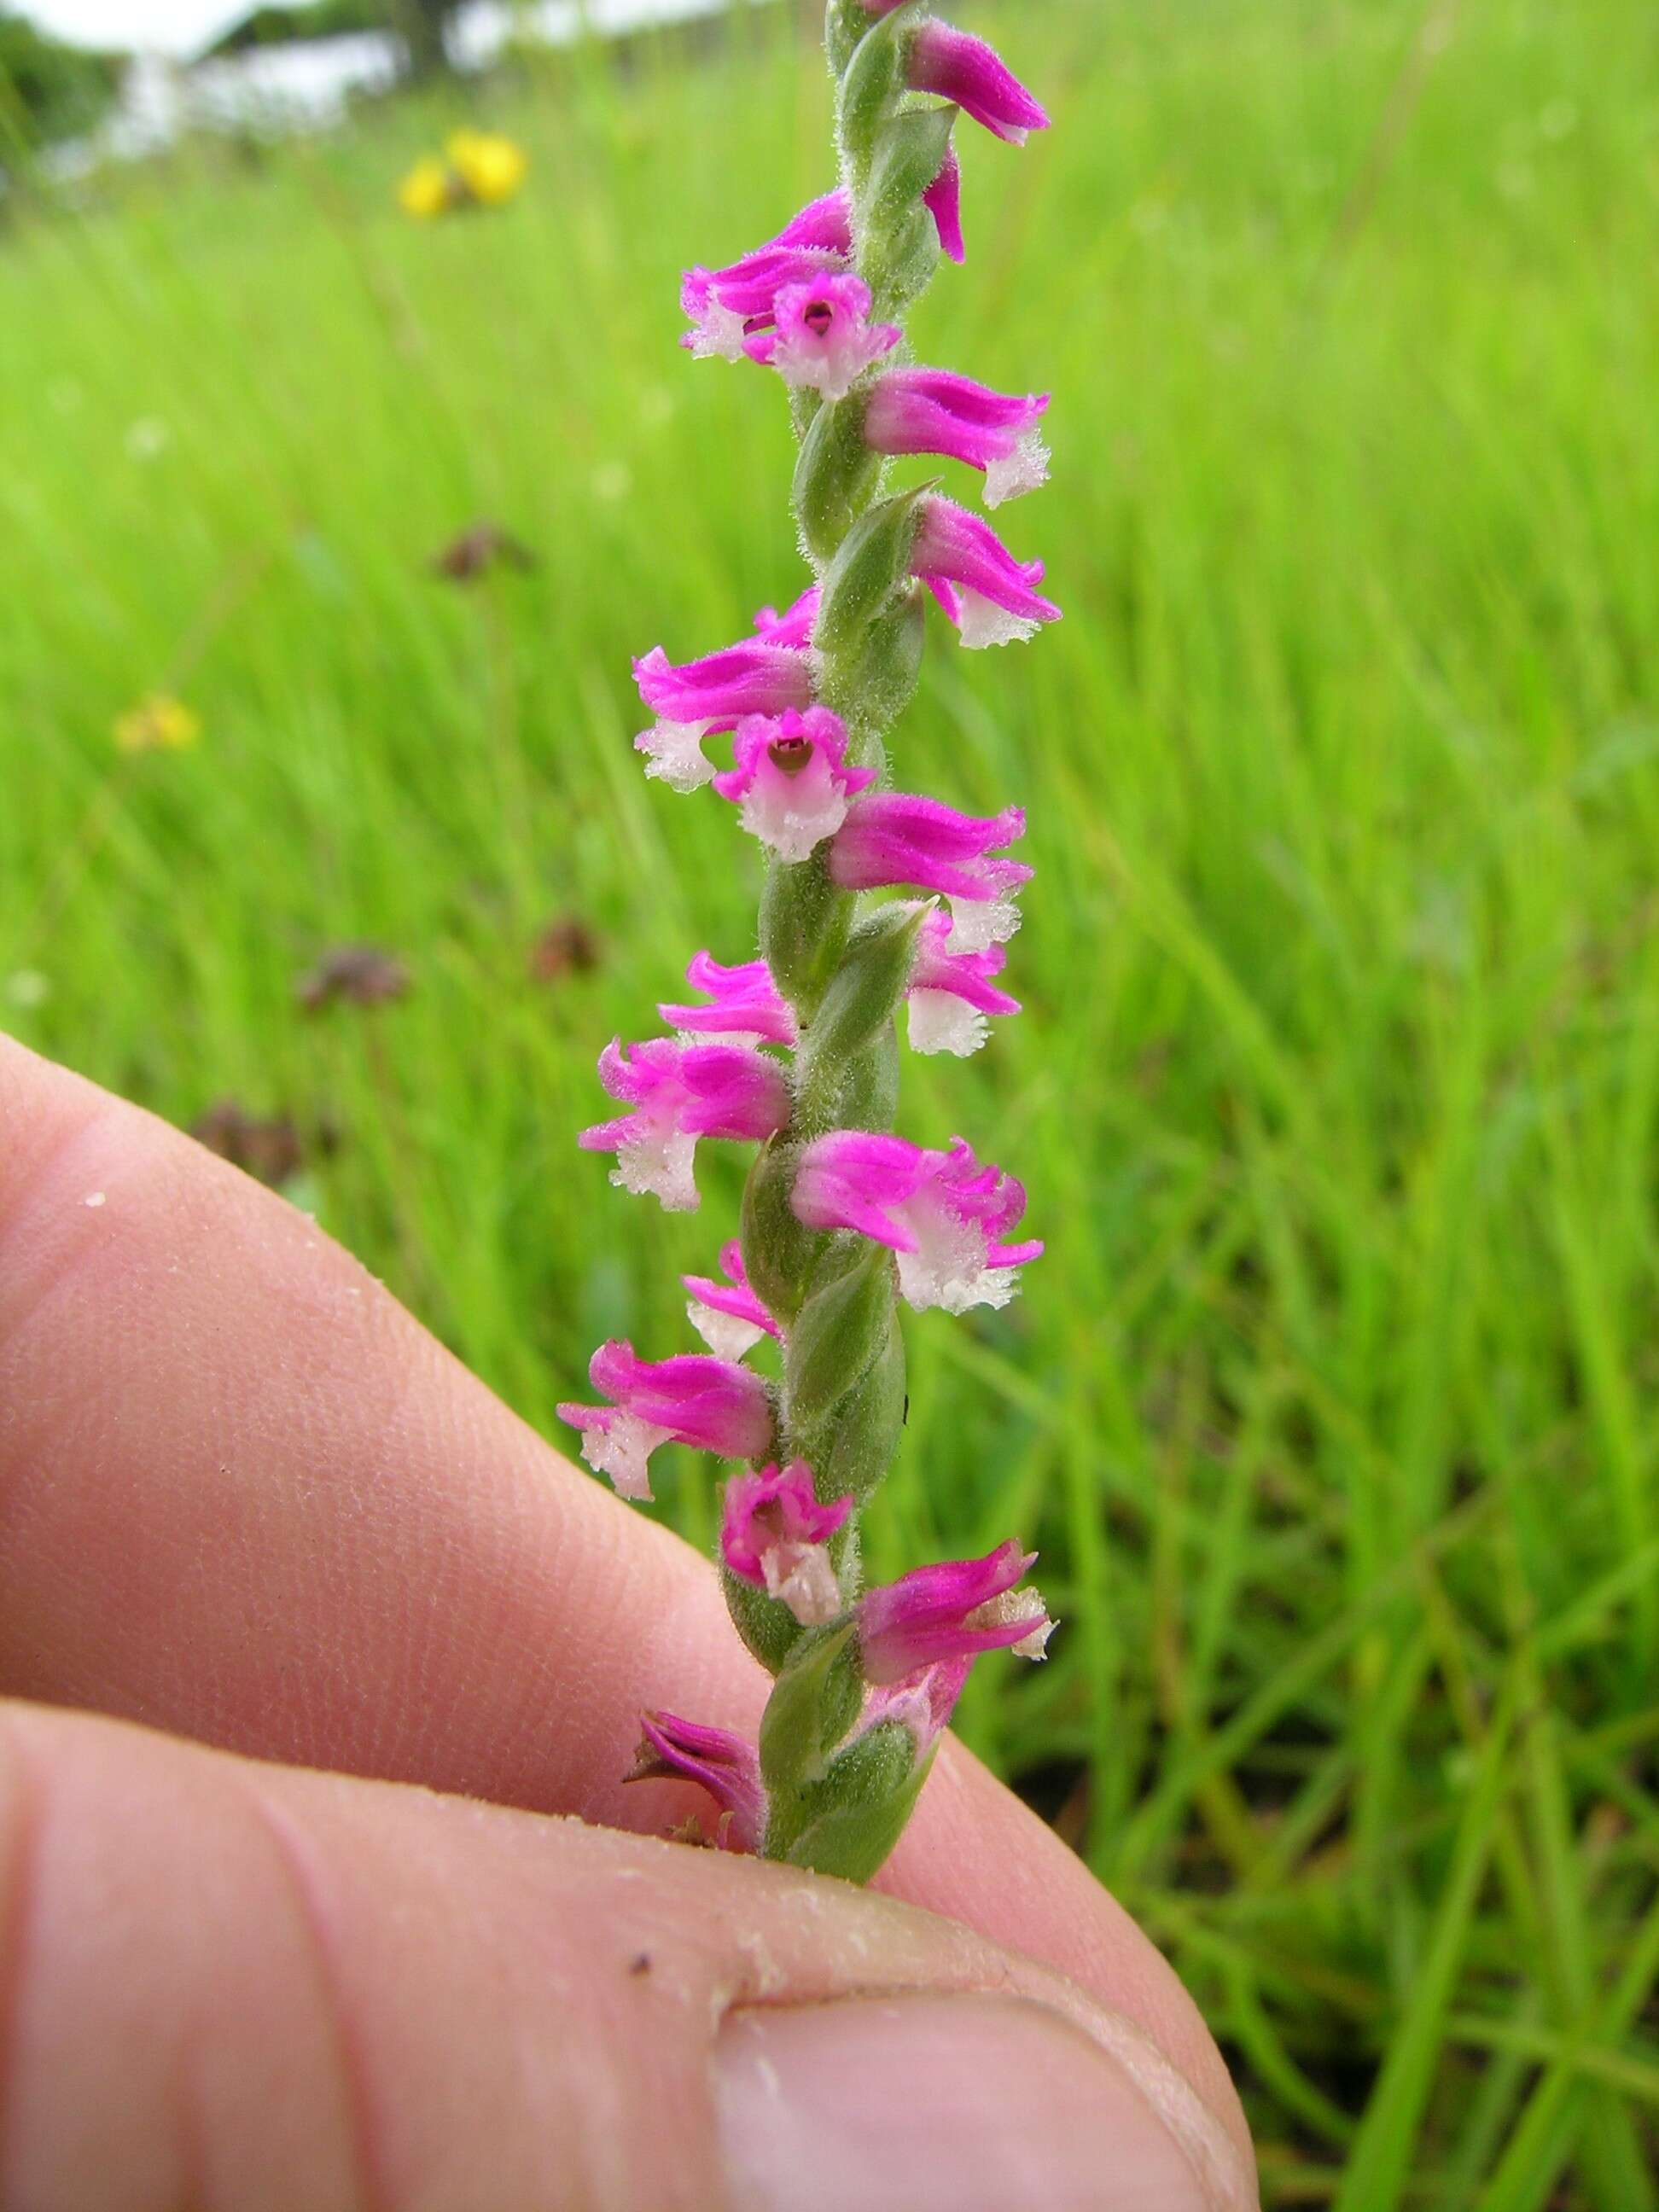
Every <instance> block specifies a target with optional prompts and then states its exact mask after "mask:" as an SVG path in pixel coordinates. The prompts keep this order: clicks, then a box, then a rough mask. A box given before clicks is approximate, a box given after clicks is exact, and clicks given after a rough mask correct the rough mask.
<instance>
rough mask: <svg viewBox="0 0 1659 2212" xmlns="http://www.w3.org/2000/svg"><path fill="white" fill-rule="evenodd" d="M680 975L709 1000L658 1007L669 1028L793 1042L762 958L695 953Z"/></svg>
mask: <svg viewBox="0 0 1659 2212" xmlns="http://www.w3.org/2000/svg"><path fill="white" fill-rule="evenodd" d="M715 781H716V782H717V783H718V781H719V778H718V777H716V779H715ZM685 980H686V981H687V982H688V983H690V985H691V986H692V987H693V988H694V989H695V990H698V991H702V992H703V993H704V994H706V995H707V997H708V1000H709V1003H708V1006H678V1005H675V1004H673V1003H666V1004H664V1005H661V1006H659V1007H658V1008H657V1012H659V1014H660V1015H661V1016H662V1018H663V1019H664V1021H665V1022H666V1023H667V1024H669V1026H670V1028H671V1029H677V1030H690V1032H692V1034H693V1035H694V1036H696V1037H697V1038H699V1039H700V1040H701V1041H702V1042H704V1043H707V1044H714V1043H719V1044H743V1043H746V1042H747V1041H748V1039H749V1038H750V1037H760V1038H762V1039H763V1041H764V1042H766V1043H768V1044H786V1045H792V1044H793V1043H794V1042H795V1036H796V1031H795V1014H794V1009H793V1007H792V1006H790V1004H789V1002H788V1000H787V999H785V998H784V997H783V995H782V994H781V992H780V991H779V989H778V987H777V985H776V984H775V982H774V981H772V970H771V969H769V967H768V966H767V964H766V963H765V962H764V961H763V960H744V961H740V962H739V963H738V965H737V966H736V967H734V968H724V967H722V966H721V965H720V962H719V961H718V960H716V959H715V958H714V955H713V954H712V953H709V952H699V953H697V954H696V956H695V957H694V958H693V959H692V961H691V963H690V966H689V967H688V968H687V969H686V971H685Z"/></svg>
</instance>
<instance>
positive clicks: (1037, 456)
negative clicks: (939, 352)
mask: <svg viewBox="0 0 1659 2212" xmlns="http://www.w3.org/2000/svg"><path fill="white" fill-rule="evenodd" d="M1047 410H1048V393H1047V392H1037V393H1028V394H1026V395H1025V396H1024V397H1023V398H1020V397H1017V396H1015V395H1013V394H1012V393H1008V392H994V391H992V389H991V387H990V386H988V385H986V384H976V383H975V381H974V380H973V378H972V377H971V376H957V375H955V374H952V372H951V371H950V370H948V369H942V368H890V369H886V370H884V372H883V373H882V374H881V375H880V376H878V378H877V379H876V381H875V382H874V384H872V386H871V387H870V398H869V401H868V404H866V408H865V410H864V442H865V443H866V445H867V446H869V447H872V449H873V450H874V451H875V452H876V453H942V454H944V455H945V457H946V458H947V459H951V460H957V461H965V462H966V463H967V465H968V466H969V468H970V469H981V470H982V471H984V475H985V504H986V505H987V507H1000V506H1001V504H1002V502H1003V501H1004V500H1007V499H1017V498H1018V496H1019V495H1020V494H1021V492H1026V491H1034V490H1035V489H1036V487H1037V486H1038V485H1039V484H1042V483H1047V482H1048V447H1047V446H1045V445H1044V444H1043V442H1042V438H1041V437H1040V436H1039V435H1037V431H1036V424H1037V422H1040V421H1041V420H1042V416H1043V415H1044V414H1045V413H1046V412H1047Z"/></svg>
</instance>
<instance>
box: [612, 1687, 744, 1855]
mask: <svg viewBox="0 0 1659 2212" xmlns="http://www.w3.org/2000/svg"><path fill="white" fill-rule="evenodd" d="M640 1726H641V1729H642V1731H643V1734H642V1736H641V1742H640V1747H639V1752H638V1754H637V1756H636V1758H635V1763H634V1766H633V1768H632V1770H631V1771H630V1772H629V1774H628V1776H627V1777H626V1779H627V1780H628V1781H629V1782H696V1783H698V1784H701V1785H702V1788H703V1789H705V1790H707V1791H708V1794H709V1796H711V1797H712V1798H714V1802H715V1803H716V1804H718V1805H719V1806H720V1824H719V1826H718V1827H717V1828H716V1830H715V1832H714V1841H715V1843H716V1844H718V1845H719V1847H720V1850H723V1851H757V1850H759V1849H760V1847H761V1838H762V1837H763V1835H764V1834H765V1832H766V1811H767V1807H766V1785H765V1784H764V1783H763V1781H762V1780H761V1771H760V1759H759V1756H758V1754H757V1752H756V1750H755V1747H754V1746H753V1745H752V1744H748V1743H745V1742H744V1740H743V1738H742V1737H741V1736H740V1735H732V1733H731V1731H730V1729H717V1728H704V1727H702V1725H701V1724H700V1723H697V1722H696V1721H683V1720H681V1719H680V1718H679V1717H678V1715H677V1714H674V1713H641V1716H640Z"/></svg>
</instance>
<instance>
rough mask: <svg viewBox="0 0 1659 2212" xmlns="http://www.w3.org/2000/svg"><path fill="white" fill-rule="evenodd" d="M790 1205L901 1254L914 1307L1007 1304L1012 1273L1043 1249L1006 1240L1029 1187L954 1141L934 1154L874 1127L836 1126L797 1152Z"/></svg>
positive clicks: (812, 1220) (1013, 1285)
mask: <svg viewBox="0 0 1659 2212" xmlns="http://www.w3.org/2000/svg"><path fill="white" fill-rule="evenodd" d="M790 1205H791V1206H792V1207H793V1210H794V1213H795V1216H796V1218H797V1219H798V1220H799V1221H802V1222H804V1223H805V1225H806V1226H807V1228H809V1229H851V1230H856V1231H858V1232H859V1233H860V1235H861V1236H865V1237H871V1238H872V1239H873V1240H874V1241H875V1242H876V1243H878V1244H885V1245H886V1246H887V1247H888V1249H890V1251H893V1252H895V1253H896V1254H897V1255H898V1280H899V1289H900V1291H902V1294H903V1296H904V1297H905V1298H906V1300H907V1301H908V1303H909V1304H911V1305H912V1306H914V1307H915V1310H917V1312H918V1313H924V1312H926V1311H927V1309H928V1308H929V1307H930V1306H942V1307H943V1308H944V1310H945V1312H946V1313H953V1314H959V1313H966V1312H967V1310H968V1309H969V1307H970V1306H1006V1304H1007V1303H1008V1301H1009V1299H1010V1298H1012V1297H1013V1295H1014V1293H1015V1291H1017V1289H1018V1276H1017V1273H1016V1270H1017V1269H1018V1268H1020V1267H1024V1265H1025V1264H1026V1262H1027V1261H1031V1260H1035V1259H1036V1258H1038V1257H1039V1255H1041V1253H1042V1245H1041V1243H1037V1242H1036V1240H1034V1239H1030V1240H1027V1241H1026V1242H1024V1243H1009V1242H1008V1241H1007V1240H1008V1237H1009V1235H1010V1233H1011V1232H1012V1231H1013V1230H1014V1229H1015V1228H1017V1227H1018V1224H1019V1221H1020V1219H1021V1218H1022V1216H1023V1215H1024V1212H1025V1192H1024V1187H1023V1186H1022V1185H1021V1184H1020V1183H1019V1182H1017V1181H1016V1180H1015V1178H1014V1177H1013V1176H1011V1175H1005V1174H1004V1173H1003V1171H1002V1170H1001V1169H1000V1168H998V1167H994V1166H992V1165H990V1164H986V1165H984V1166H981V1164H980V1162H979V1160H978V1159H977V1158H975V1154H974V1149H973V1147H972V1146H971V1145H969V1144H968V1143H967V1142H966V1140H965V1139H963V1138H961V1137H957V1138H953V1139H952V1140H951V1149H950V1150H949V1152H934V1151H930V1150H927V1149H925V1148H924V1147H923V1146H920V1145H913V1144H911V1143H909V1142H908V1139H905V1138H903V1137H893V1136H888V1135H885V1134H884V1133H881V1132H879V1131H876V1130H871V1129H832V1130H830V1132H829V1134H828V1135H827V1136H823V1137H817V1138H814V1139H813V1140H812V1142H811V1144H809V1145H808V1146H806V1147H805V1151H804V1152H802V1153H801V1156H800V1162H799V1166H798V1168H797V1170H796V1174H795V1183H794V1188H793V1192H792V1193H791V1195H790Z"/></svg>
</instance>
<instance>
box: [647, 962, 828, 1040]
mask: <svg viewBox="0 0 1659 2212" xmlns="http://www.w3.org/2000/svg"><path fill="white" fill-rule="evenodd" d="M685 980H686V981H687V982H688V983H690V985H691V986H692V987H693V989H695V990H698V991H702V992H703V993H704V994H706V995H707V997H708V1002H709V1003H708V1005H707V1006H679V1005H677V1004H674V1003H672V1002H666V1003H665V1004H663V1005H660V1006H658V1008H657V1012H659V1014H660V1015H661V1016H662V1018H663V1019H664V1021H665V1022H666V1023H667V1024H669V1026H670V1027H671V1029H677V1030H681V1031H683V1032H686V1033H687V1034H686V1036H685V1042H688V1043H691V1042H698V1041H701V1042H703V1043H706V1044H744V1043H746V1042H748V1040H749V1039H750V1037H759V1038H761V1039H762V1040H763V1042H765V1043H767V1044H787V1045H793V1043H794V1042H795V1038H796V1027H795V1010H794V1008H793V1006H791V1005H790V1004H789V1001H788V1000H787V999H786V998H785V997H784V995H783V994H782V993H781V991H780V990H779V988H778V987H777V985H776V984H775V982H774V981H772V970H771V969H769V967H768V966H767V964H766V963H765V962H764V961H763V960H743V961H739V962H738V964H737V965H736V966H735V967H732V968H726V967H722V966H721V964H720V962H719V961H718V960H716V959H715V958H714V955H713V953H711V952H699V953H698V954H696V957H694V959H693V960H692V962H691V963H690V966H689V967H688V968H687V969H686V971H685Z"/></svg>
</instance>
